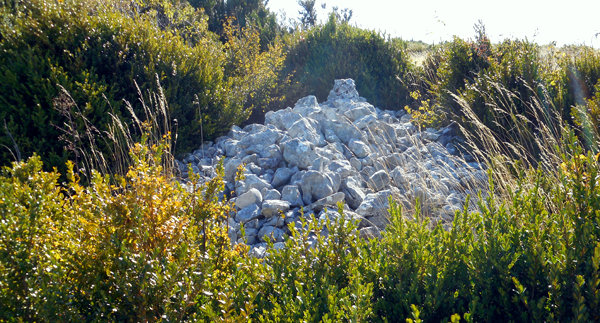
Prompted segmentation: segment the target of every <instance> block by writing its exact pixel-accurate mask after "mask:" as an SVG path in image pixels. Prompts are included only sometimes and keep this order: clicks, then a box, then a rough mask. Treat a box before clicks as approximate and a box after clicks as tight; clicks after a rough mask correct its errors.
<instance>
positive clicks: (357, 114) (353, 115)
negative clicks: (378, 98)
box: [344, 103, 375, 121]
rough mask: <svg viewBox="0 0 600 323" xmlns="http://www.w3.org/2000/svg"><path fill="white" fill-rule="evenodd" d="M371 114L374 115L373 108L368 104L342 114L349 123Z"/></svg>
mask: <svg viewBox="0 0 600 323" xmlns="http://www.w3.org/2000/svg"><path fill="white" fill-rule="evenodd" d="M373 114H375V108H374V107H373V106H372V105H370V104H368V103H363V104H360V105H358V106H357V107H356V108H353V109H351V110H348V111H346V112H344V116H346V117H347V118H348V119H350V120H351V121H355V120H358V119H360V118H362V117H364V116H367V115H373Z"/></svg>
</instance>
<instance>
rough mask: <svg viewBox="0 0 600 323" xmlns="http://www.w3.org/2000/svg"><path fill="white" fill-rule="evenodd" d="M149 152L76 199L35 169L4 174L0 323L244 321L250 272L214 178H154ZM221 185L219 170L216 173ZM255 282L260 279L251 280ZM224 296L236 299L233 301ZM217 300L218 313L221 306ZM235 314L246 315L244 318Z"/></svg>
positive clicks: (159, 147) (135, 154)
mask: <svg viewBox="0 0 600 323" xmlns="http://www.w3.org/2000/svg"><path fill="white" fill-rule="evenodd" d="M167 139H168V138H165V140H164V141H162V142H159V143H149V142H145V139H143V141H142V143H141V144H138V145H136V146H135V147H134V149H133V150H132V152H131V153H132V158H133V160H134V166H132V167H131V168H130V170H129V172H128V174H127V176H126V177H124V178H117V179H116V180H115V182H116V183H117V184H110V183H109V178H108V177H107V176H101V175H99V174H98V173H96V174H95V176H94V178H93V181H92V183H91V184H90V186H88V187H83V186H81V185H80V184H79V183H78V178H77V176H76V175H75V173H74V172H73V170H72V164H70V167H69V168H70V170H69V173H68V178H69V182H68V183H63V184H59V183H58V182H57V179H58V178H59V175H58V174H57V173H55V172H52V173H47V172H43V171H42V169H41V168H42V163H41V162H40V158H39V157H32V158H31V159H29V161H28V162H26V163H18V164H14V166H13V167H12V168H5V169H4V170H3V173H2V176H1V177H0V179H1V187H2V188H1V190H0V194H1V197H0V201H2V202H1V203H0V212H1V216H2V219H3V220H2V227H1V231H0V232H1V236H0V244H1V245H2V252H1V253H0V299H1V304H2V305H1V306H0V319H2V320H11V319H23V320H25V321H81V320H116V321H147V320H151V321H155V320H159V319H168V320H174V321H181V320H211V319H214V318H216V317H217V316H219V317H220V316H222V315H224V313H227V315H229V316H230V317H231V318H232V319H233V318H235V317H238V318H239V319H241V318H243V317H245V316H246V315H248V313H247V312H244V309H245V306H244V303H248V300H251V299H252V294H249V293H248V292H249V291H248V290H246V291H245V293H239V292H240V290H239V288H240V287H241V286H243V285H238V283H237V281H235V279H243V280H247V281H253V280H254V278H251V277H250V276H248V275H254V273H255V271H253V270H252V269H253V268H252V267H253V266H255V262H253V261H247V262H244V263H241V262H239V260H240V259H243V258H241V257H240V254H245V252H247V250H246V249H244V248H243V247H238V248H232V247H231V243H230V242H229V238H228V235H227V230H228V228H227V217H228V216H230V215H231V208H230V205H229V204H227V203H225V202H220V201H219V200H218V193H219V192H220V191H221V190H222V189H223V182H222V177H217V178H215V179H214V180H213V181H211V182H209V183H208V184H206V185H205V186H200V185H197V183H196V182H195V180H192V183H190V185H191V187H192V188H191V189H189V190H188V189H186V188H185V187H182V186H181V185H180V184H179V183H177V182H176V181H173V180H171V179H169V178H168V177H166V176H165V175H164V174H163V170H162V166H161V165H160V164H161V162H160V161H161V158H162V156H161V154H162V151H163V150H164V149H165V148H166V146H165V144H166V142H168V141H167ZM220 174H221V176H222V168H221V169H220ZM256 272H259V271H256ZM231 295H238V296H236V297H235V298H231V297H230V296H231ZM225 300H227V301H228V302H225ZM244 313H245V314H244Z"/></svg>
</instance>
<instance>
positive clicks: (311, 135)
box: [288, 118, 325, 146]
mask: <svg viewBox="0 0 600 323" xmlns="http://www.w3.org/2000/svg"><path fill="white" fill-rule="evenodd" d="M288 135H289V136H290V137H292V138H298V139H301V140H303V141H308V142H312V143H313V144H315V145H317V146H323V145H325V138H324V137H323V135H322V134H321V133H320V131H319V132H317V130H316V129H315V128H314V127H313V126H312V125H311V124H310V122H309V121H308V119H307V118H301V119H299V120H298V121H296V122H295V123H294V124H293V125H292V126H291V127H290V129H289V130H288Z"/></svg>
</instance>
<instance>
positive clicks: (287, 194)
mask: <svg viewBox="0 0 600 323" xmlns="http://www.w3.org/2000/svg"><path fill="white" fill-rule="evenodd" d="M281 199H282V200H284V201H287V202H289V203H290V206H302V205H304V203H303V202H302V195H300V189H299V188H298V186H297V185H286V186H284V187H283V189H282V190H281Z"/></svg>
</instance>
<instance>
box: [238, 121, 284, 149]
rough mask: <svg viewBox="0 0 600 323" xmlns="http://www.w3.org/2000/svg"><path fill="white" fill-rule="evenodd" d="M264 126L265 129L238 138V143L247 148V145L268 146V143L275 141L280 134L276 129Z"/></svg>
mask: <svg viewBox="0 0 600 323" xmlns="http://www.w3.org/2000/svg"><path fill="white" fill-rule="evenodd" d="M263 127H264V126H263ZM264 128H265V129H264V130H263V131H259V132H256V133H252V134H249V135H247V136H244V137H243V138H242V139H241V140H240V143H239V145H240V146H241V147H242V148H248V147H252V146H258V145H260V146H263V147H265V146H269V145H272V144H274V143H276V142H277V140H278V139H279V138H280V137H281V134H280V133H279V132H278V131H277V130H276V129H272V128H270V127H269V128H267V127H264Z"/></svg>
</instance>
